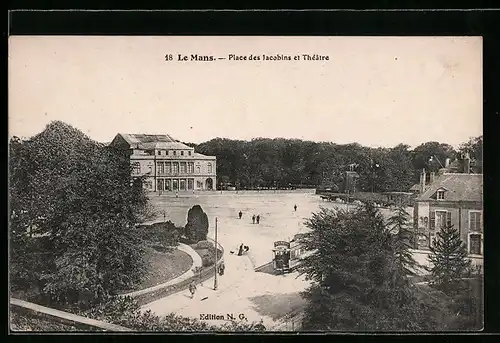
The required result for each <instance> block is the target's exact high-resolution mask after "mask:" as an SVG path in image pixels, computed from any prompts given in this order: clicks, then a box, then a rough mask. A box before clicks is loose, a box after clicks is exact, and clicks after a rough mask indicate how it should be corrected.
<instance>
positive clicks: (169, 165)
mask: <svg viewBox="0 0 500 343" xmlns="http://www.w3.org/2000/svg"><path fill="white" fill-rule="evenodd" d="M165 167H166V168H165V169H166V170H165V172H166V173H167V174H172V163H165Z"/></svg>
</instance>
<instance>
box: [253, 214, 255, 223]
mask: <svg viewBox="0 0 500 343" xmlns="http://www.w3.org/2000/svg"><path fill="white" fill-rule="evenodd" d="M252 224H255V214H254V215H253V216H252Z"/></svg>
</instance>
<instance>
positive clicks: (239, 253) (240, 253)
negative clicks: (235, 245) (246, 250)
mask: <svg viewBox="0 0 500 343" xmlns="http://www.w3.org/2000/svg"><path fill="white" fill-rule="evenodd" d="M241 255H243V243H241V245H240V250H238V256H241Z"/></svg>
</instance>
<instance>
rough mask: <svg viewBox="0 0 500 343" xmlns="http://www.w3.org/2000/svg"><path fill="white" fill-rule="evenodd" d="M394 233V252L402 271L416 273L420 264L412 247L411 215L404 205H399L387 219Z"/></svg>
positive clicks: (413, 240)
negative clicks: (414, 256)
mask: <svg viewBox="0 0 500 343" xmlns="http://www.w3.org/2000/svg"><path fill="white" fill-rule="evenodd" d="M387 225H388V226H389V228H390V230H391V232H392V233H393V235H394V236H393V243H394V254H395V257H396V261H397V263H398V265H399V268H400V270H401V272H402V273H403V274H404V275H415V273H416V270H417V268H418V267H419V264H418V263H417V261H415V259H414V258H413V254H412V252H411V250H410V249H412V248H413V247H414V242H415V238H414V233H413V230H412V229H411V225H410V215H409V214H408V212H406V209H405V208H404V206H398V207H397V208H396V209H395V210H394V212H393V215H392V216H391V217H390V218H389V219H388V220H387Z"/></svg>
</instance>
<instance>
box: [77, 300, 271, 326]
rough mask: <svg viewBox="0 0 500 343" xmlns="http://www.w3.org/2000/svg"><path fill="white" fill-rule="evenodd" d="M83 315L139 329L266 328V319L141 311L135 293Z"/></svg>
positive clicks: (108, 302)
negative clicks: (215, 320) (222, 320)
mask: <svg viewBox="0 0 500 343" xmlns="http://www.w3.org/2000/svg"><path fill="white" fill-rule="evenodd" d="M82 315H84V316H87V317H90V318H93V319H97V320H103V321H107V322H109V323H113V324H117V325H122V326H124V327H128V328H130V329H134V330H139V331H190V332H193V331H211V332H213V331H264V330H265V327H264V326H263V325H262V323H236V322H232V323H227V324H224V325H222V326H214V325H209V324H207V323H205V322H202V321H199V320H197V319H192V318H186V317H181V316H178V315H175V314H169V315H167V316H165V317H158V316H156V315H154V314H153V313H151V311H147V312H143V313H141V311H140V308H139V304H138V303H137V302H136V301H135V300H134V299H133V298H131V297H113V298H110V299H109V300H108V301H107V302H106V303H104V304H103V305H100V306H99V307H96V308H93V309H92V310H90V311H87V312H85V313H83V314H82Z"/></svg>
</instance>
